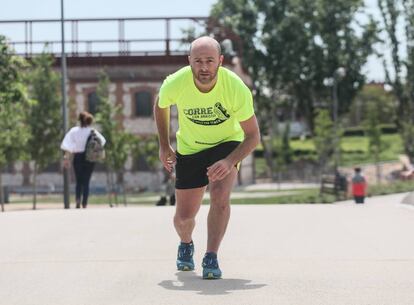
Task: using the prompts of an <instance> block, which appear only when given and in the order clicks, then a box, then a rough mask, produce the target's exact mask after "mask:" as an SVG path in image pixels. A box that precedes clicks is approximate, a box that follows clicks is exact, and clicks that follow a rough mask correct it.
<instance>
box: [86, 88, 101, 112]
mask: <svg viewBox="0 0 414 305" xmlns="http://www.w3.org/2000/svg"><path fill="white" fill-rule="evenodd" d="M98 104H99V98H98V95H97V94H96V92H95V91H94V92H91V93H89V94H88V112H89V113H91V114H93V115H95V114H96V113H97V112H98Z"/></svg>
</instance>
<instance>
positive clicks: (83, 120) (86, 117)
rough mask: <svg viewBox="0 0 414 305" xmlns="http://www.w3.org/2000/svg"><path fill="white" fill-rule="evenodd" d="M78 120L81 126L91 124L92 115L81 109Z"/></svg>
mask: <svg viewBox="0 0 414 305" xmlns="http://www.w3.org/2000/svg"><path fill="white" fill-rule="evenodd" d="M78 119H79V122H80V125H81V127H87V126H89V125H91V124H92V122H93V115H92V114H90V113H89V112H87V111H82V112H81V113H79V118H78Z"/></svg>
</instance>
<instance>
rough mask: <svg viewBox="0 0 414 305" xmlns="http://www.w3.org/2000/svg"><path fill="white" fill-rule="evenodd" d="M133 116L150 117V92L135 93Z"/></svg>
mask: <svg viewBox="0 0 414 305" xmlns="http://www.w3.org/2000/svg"><path fill="white" fill-rule="evenodd" d="M135 116H136V117H150V116H152V96H151V93H150V92H148V91H140V92H137V93H135Z"/></svg>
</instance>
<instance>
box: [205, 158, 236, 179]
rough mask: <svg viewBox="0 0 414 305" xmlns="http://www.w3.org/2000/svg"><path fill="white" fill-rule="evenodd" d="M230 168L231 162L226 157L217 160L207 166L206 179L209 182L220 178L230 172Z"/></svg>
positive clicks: (231, 166)
mask: <svg viewBox="0 0 414 305" xmlns="http://www.w3.org/2000/svg"><path fill="white" fill-rule="evenodd" d="M232 168H233V164H231V163H230V162H229V161H227V160H226V159H222V160H219V161H217V162H216V163H214V164H213V165H211V166H209V167H207V176H208V180H210V181H211V182H214V181H218V180H222V179H224V178H225V177H226V176H227V175H228V174H230V172H231V170H232Z"/></svg>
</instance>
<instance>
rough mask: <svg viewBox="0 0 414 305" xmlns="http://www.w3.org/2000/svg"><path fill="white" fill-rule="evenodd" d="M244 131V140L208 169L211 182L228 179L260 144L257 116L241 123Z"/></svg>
mask: <svg viewBox="0 0 414 305" xmlns="http://www.w3.org/2000/svg"><path fill="white" fill-rule="evenodd" d="M240 126H241V127H242V129H243V131H244V140H243V142H241V143H240V145H239V146H237V147H236V149H235V150H233V152H232V153H231V154H229V155H228V156H227V157H226V158H225V159H223V160H220V161H217V162H216V163H214V164H213V165H212V166H210V167H209V168H208V171H207V175H208V177H209V179H210V181H216V180H221V179H223V178H224V177H226V176H227V175H228V174H229V173H230V171H231V169H232V168H233V166H235V165H236V164H237V163H239V162H240V161H241V160H243V159H244V158H245V157H246V156H248V155H249V154H250V153H251V152H252V151H253V150H254V149H255V148H256V146H257V145H258V144H259V143H260V131H259V125H258V124H257V119H256V116H255V115H253V116H252V117H251V118H250V119H248V120H246V121H243V122H240Z"/></svg>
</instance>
